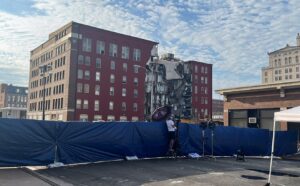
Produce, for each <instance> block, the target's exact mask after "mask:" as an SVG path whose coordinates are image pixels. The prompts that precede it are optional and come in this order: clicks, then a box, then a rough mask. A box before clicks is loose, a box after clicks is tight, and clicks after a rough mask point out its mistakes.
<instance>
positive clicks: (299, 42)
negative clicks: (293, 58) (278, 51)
mask: <svg viewBox="0 0 300 186" xmlns="http://www.w3.org/2000/svg"><path fill="white" fill-rule="evenodd" d="M297 46H298V47H300V35H299V33H298V35H297Z"/></svg>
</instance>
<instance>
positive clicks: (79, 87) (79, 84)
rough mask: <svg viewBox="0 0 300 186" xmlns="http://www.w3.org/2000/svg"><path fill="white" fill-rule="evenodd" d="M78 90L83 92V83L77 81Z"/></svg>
mask: <svg viewBox="0 0 300 186" xmlns="http://www.w3.org/2000/svg"><path fill="white" fill-rule="evenodd" d="M77 92H78V93H81V92H82V83H77Z"/></svg>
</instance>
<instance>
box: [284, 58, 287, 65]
mask: <svg viewBox="0 0 300 186" xmlns="http://www.w3.org/2000/svg"><path fill="white" fill-rule="evenodd" d="M284 63H285V64H286V65H287V64H288V61H287V57H286V58H284Z"/></svg>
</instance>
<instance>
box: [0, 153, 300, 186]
mask: <svg viewBox="0 0 300 186" xmlns="http://www.w3.org/2000/svg"><path fill="white" fill-rule="evenodd" d="M268 165H269V160H267V159H246V162H237V161H235V159H233V158H217V159H216V160H213V159H199V160H194V159H178V160H174V159H148V160H138V161H114V162H103V163H95V164H87V165H76V166H68V167H60V168H52V169H41V170H38V171H35V172H36V173H37V174H38V175H39V177H40V178H42V179H44V183H43V180H39V179H38V178H36V176H31V175H30V174H27V175H28V176H30V177H28V179H32V182H31V183H32V184H31V185H47V184H48V185H80V186H95V185H120V186H121V185H122V186H131V185H145V186H146V185H147V186H156V185H157V186H158V185H167V186H168V185H204V186H206V185H207V186H208V185H210V186H212V185H220V186H226V185H228V186H232V185H245V186H250V185H257V186H262V185H264V184H265V183H266V182H267V177H268ZM16 170H17V171H16V172H15V173H16V174H15V173H14V172H10V171H9V170H8V172H6V173H5V174H4V175H3V172H1V174H0V175H1V176H0V185H5V186H6V185H14V184H12V183H16V184H15V185H26V184H19V183H21V181H22V180H23V181H24V178H23V177H22V175H23V174H26V173H24V172H20V170H19V169H16ZM1 171H3V170H1ZM6 176H7V177H6ZM9 180H11V182H9ZM12 180H15V181H16V182H14V181H12ZM25 181H26V180H25ZM25 181H24V182H23V183H30V182H29V181H28V180H27V182H25ZM45 181H47V182H48V183H46V182H45ZM272 182H273V185H281V186H282V185H288V186H292V185H295V186H296V185H299V182H300V162H299V161H283V160H275V162H274V175H273V176H272ZM27 185H28V184H27Z"/></svg>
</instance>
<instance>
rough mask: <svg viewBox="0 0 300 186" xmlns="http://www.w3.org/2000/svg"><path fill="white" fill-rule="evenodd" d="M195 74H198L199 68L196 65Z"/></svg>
mask: <svg viewBox="0 0 300 186" xmlns="http://www.w3.org/2000/svg"><path fill="white" fill-rule="evenodd" d="M195 73H198V66H197V65H195Z"/></svg>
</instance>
